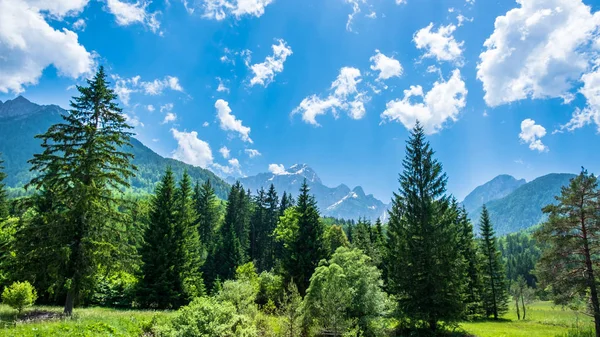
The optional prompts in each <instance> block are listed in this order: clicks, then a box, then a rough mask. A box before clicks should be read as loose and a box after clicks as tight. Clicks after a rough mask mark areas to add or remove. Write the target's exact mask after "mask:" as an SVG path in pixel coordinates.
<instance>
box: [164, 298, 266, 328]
mask: <svg viewBox="0 0 600 337" xmlns="http://www.w3.org/2000/svg"><path fill="white" fill-rule="evenodd" d="M157 330H158V334H159V335H160V336H165V337H166V336H168V337H255V336H257V335H258V332H257V330H256V326H255V325H254V324H253V322H252V320H251V319H250V318H249V317H248V316H246V315H240V314H239V313H238V312H237V310H236V308H235V306H234V305H233V304H232V303H230V302H227V301H223V302H222V301H219V300H217V299H215V298H213V297H199V298H196V299H195V300H194V301H192V303H190V304H189V305H188V306H185V307H182V308H181V309H180V310H179V312H178V314H177V316H175V318H174V319H173V321H172V322H171V324H170V326H168V327H163V328H158V329H157Z"/></svg>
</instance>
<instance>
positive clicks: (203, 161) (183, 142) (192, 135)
mask: <svg viewBox="0 0 600 337" xmlns="http://www.w3.org/2000/svg"><path fill="white" fill-rule="evenodd" d="M171 133H172V134H173V138H175V140H176V141H177V148H176V149H175V151H173V153H172V155H173V158H174V159H177V160H181V161H182V162H184V163H187V164H190V165H194V166H200V167H202V168H207V167H209V166H210V165H211V164H212V162H213V155H212V151H211V149H210V146H209V145H208V143H207V142H205V141H203V140H202V139H199V138H198V133H197V132H196V131H192V132H185V131H179V130H177V129H175V128H172V129H171Z"/></svg>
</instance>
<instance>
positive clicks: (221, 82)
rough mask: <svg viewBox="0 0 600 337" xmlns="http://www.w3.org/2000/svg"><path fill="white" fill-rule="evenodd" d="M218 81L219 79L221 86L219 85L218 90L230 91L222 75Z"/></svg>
mask: <svg viewBox="0 0 600 337" xmlns="http://www.w3.org/2000/svg"><path fill="white" fill-rule="evenodd" d="M217 81H219V86H218V87H217V91H218V92H229V88H227V87H226V86H225V84H224V83H223V80H222V79H221V78H220V77H217Z"/></svg>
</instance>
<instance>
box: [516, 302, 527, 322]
mask: <svg viewBox="0 0 600 337" xmlns="http://www.w3.org/2000/svg"><path fill="white" fill-rule="evenodd" d="M515 305H516V306H517V320H520V319H521V313H520V312H519V296H515ZM523 314H525V313H523ZM523 319H525V317H523Z"/></svg>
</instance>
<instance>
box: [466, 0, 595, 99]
mask: <svg viewBox="0 0 600 337" xmlns="http://www.w3.org/2000/svg"><path fill="white" fill-rule="evenodd" d="M517 3H518V4H519V7H517V8H514V9H511V10H509V11H508V12H506V14H505V15H502V16H498V17H497V18H496V22H495V24H494V31H493V32H492V34H491V35H490V36H489V37H488V39H487V40H486V41H485V43H484V46H485V48H486V50H485V51H483V52H482V53H481V54H480V55H479V59H480V62H479V64H478V65H477V78H478V79H479V80H480V81H481V82H482V83H483V89H484V91H485V96H484V99H485V102H486V103H487V105H488V106H498V105H501V104H506V103H510V102H513V101H517V100H521V99H526V98H534V99H537V98H551V97H562V98H567V100H569V99H570V97H571V95H570V93H569V90H571V88H572V86H573V84H574V82H576V81H577V80H579V79H580V78H581V75H582V74H583V73H584V72H586V71H587V70H588V69H589V67H590V61H591V60H590V58H591V55H592V53H589V49H590V48H589V47H590V45H591V44H592V42H593V41H592V40H593V39H596V38H597V36H596V33H597V30H598V27H599V24H600V14H599V13H598V12H595V13H593V14H592V13H591V10H590V7H589V6H586V5H585V4H584V3H583V2H582V1H581V0H528V1H524V0H519V1H517ZM596 47H597V46H596Z"/></svg>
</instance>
